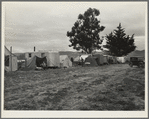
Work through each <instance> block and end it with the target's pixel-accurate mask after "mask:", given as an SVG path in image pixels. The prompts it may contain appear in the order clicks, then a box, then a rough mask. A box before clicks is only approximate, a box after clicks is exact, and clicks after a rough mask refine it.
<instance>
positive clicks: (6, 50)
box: [5, 46, 17, 57]
mask: <svg viewBox="0 0 149 119" xmlns="http://www.w3.org/2000/svg"><path fill="white" fill-rule="evenodd" d="M6 52H8V53H9V55H10V54H11V55H12V56H15V57H17V56H16V55H14V54H13V53H11V52H10V51H9V50H8V49H7V47H6V46H5V54H6ZM6 55H7V54H6Z"/></svg>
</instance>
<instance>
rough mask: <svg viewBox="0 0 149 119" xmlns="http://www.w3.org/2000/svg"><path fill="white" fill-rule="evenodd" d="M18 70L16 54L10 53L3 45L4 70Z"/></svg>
mask: <svg viewBox="0 0 149 119" xmlns="http://www.w3.org/2000/svg"><path fill="white" fill-rule="evenodd" d="M16 70H18V63H17V56H15V55H14V54H12V53H11V52H10V51H9V50H8V49H7V48H6V46H5V71H7V72H9V71H16Z"/></svg>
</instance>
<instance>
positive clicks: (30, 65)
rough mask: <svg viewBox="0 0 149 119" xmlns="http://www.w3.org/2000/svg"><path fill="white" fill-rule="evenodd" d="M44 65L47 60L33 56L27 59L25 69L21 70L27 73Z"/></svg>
mask: <svg viewBox="0 0 149 119" xmlns="http://www.w3.org/2000/svg"><path fill="white" fill-rule="evenodd" d="M43 63H45V64H46V65H47V59H46V57H43V58H40V57H37V56H34V57H33V58H32V59H29V60H28V61H26V63H25V68H23V69H22V70H25V71H28V70H35V69H36V67H42V64H43Z"/></svg>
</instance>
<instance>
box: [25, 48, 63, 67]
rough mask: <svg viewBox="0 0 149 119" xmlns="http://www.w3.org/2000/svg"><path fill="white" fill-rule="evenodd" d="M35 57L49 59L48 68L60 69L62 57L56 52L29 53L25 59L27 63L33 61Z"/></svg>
mask: <svg viewBox="0 0 149 119" xmlns="http://www.w3.org/2000/svg"><path fill="white" fill-rule="evenodd" d="M34 56H37V57H40V58H43V57H46V58H47V66H48V67H60V56H59V52H56V51H39V52H28V53H25V58H26V60H27V61H29V60H30V59H32V58H33V57H34Z"/></svg>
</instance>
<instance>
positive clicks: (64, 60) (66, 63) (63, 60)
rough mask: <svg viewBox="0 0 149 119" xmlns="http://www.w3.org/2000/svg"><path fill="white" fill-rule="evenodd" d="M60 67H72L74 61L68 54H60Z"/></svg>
mask: <svg viewBox="0 0 149 119" xmlns="http://www.w3.org/2000/svg"><path fill="white" fill-rule="evenodd" d="M60 67H67V68H68V67H72V62H71V61H70V59H69V58H68V56H67V55H60Z"/></svg>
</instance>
